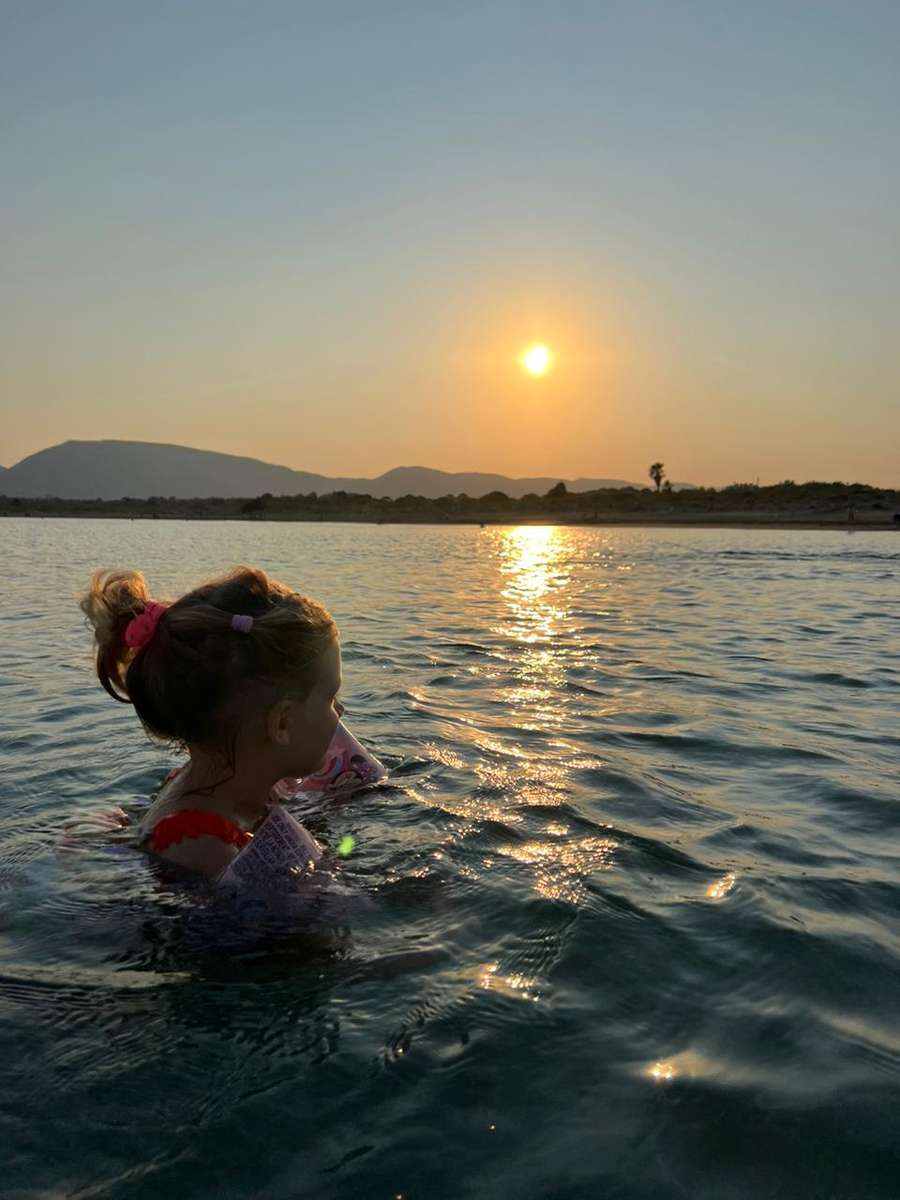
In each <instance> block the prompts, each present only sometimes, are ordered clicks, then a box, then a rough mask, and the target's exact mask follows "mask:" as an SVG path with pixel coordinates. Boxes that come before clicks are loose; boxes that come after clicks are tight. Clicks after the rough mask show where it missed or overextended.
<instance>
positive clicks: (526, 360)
mask: <svg viewBox="0 0 900 1200" xmlns="http://www.w3.org/2000/svg"><path fill="white" fill-rule="evenodd" d="M519 361H520V362H521V364H522V366H523V367H524V369H525V370H526V371H527V372H528V374H529V375H546V374H547V372H548V371H549V370H550V365H551V363H552V362H553V355H552V354H551V353H550V350H549V348H548V347H547V346H545V345H544V344H543V342H535V343H534V345H533V346H529V347H528V349H527V350H525V351H524V352H523V354H522V357H521V358H520V359H519Z"/></svg>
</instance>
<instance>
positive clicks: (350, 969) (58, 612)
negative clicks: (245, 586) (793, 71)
mask: <svg viewBox="0 0 900 1200" xmlns="http://www.w3.org/2000/svg"><path fill="white" fill-rule="evenodd" d="M0 556H2V557H0V561H2V563H3V576H2V580H0V771H2V776H0V1145H2V1147H3V1154H2V1158H3V1163H2V1168H0V1170H2V1184H0V1187H2V1191H3V1194H4V1196H20V1197H25V1196H28V1197H32V1196H33V1197H62V1196H66V1197H83V1198H88V1197H91V1198H94V1197H107V1196H109V1197H117V1198H118V1197H123V1198H125V1197H128V1198H130V1197H154V1198H155V1197H159V1196H166V1197H169V1198H172V1200H174V1198H177V1197H191V1198H194V1200H199V1198H205V1197H210V1198H212V1197H248V1198H251V1197H252V1198H254V1200H257V1198H260V1197H267V1198H268V1197H272V1198H275V1197H279V1198H280V1197H284V1198H285V1200H287V1198H294V1197H305V1196H311V1197H343V1196H347V1197H354V1198H360V1200H369V1198H380V1197H383V1198H384V1200H390V1198H391V1197H397V1196H402V1197H404V1198H407V1200H418V1198H423V1200H424V1198H428V1200H443V1198H445V1197H446V1198H448V1200H449V1198H451V1197H452V1198H453V1200H460V1198H462V1197H473V1198H475V1197H477V1198H497V1200H500V1198H503V1200H505V1198H507V1197H516V1198H517V1200H530V1198H533V1200H539V1198H541V1200H543V1198H548V1200H549V1198H552V1200H570V1198H571V1200H575V1198H578V1200H580V1198H582V1197H603V1198H629V1200H630V1198H642V1197H647V1198H648V1200H649V1198H651V1197H652V1198H653V1200H667V1198H669V1197H671V1198H673V1200H674V1198H681V1197H691V1198H693V1200H700V1198H707V1197H708V1198H709V1200H731V1198H735V1200H737V1198H741V1200H743V1198H745V1197H746V1198H748V1200H750V1198H752V1200H769V1198H772V1197H784V1198H786V1200H787V1198H790V1200H796V1198H800V1197H803V1198H804V1200H806V1198H810V1197H821V1198H823V1200H824V1198H826V1197H827V1198H830V1200H831V1198H834V1200H837V1198H838V1197H840V1198H842V1200H855V1198H857V1197H858V1198H860V1200H862V1198H864V1197H865V1198H866V1200H870V1198H878V1197H885V1198H888V1197H891V1198H895V1197H896V1196H897V1195H900V1162H898V1137H897V1111H898V1109H897V1101H898V1098H900V1033H898V1030H900V1002H898V998H900V921H898V917H900V870H898V865H900V864H898V852H900V838H898V812H900V809H898V782H900V780H898V775H900V730H898V695H900V691H898V685H900V638H898V617H900V589H898V569H900V537H897V536H895V535H893V534H891V533H883V534H870V533H856V534H853V535H847V534H844V533H835V532H810V531H808V530H803V531H799V530H798V531H789V530H786V531H783V532H782V531H779V532H767V531H762V530H722V529H716V530H712V529H692V530H676V529H636V528H602V527H591V528H553V527H520V528H516V527H501V526H489V527H487V528H484V529H479V528H477V527H450V528H445V527H428V526H424V527H423V526H381V527H372V526H367V525H334V524H277V523H264V522H255V521H254V522H233V523H227V522H223V523H205V522H198V523H178V522H168V521H87V520H85V521H81V520H27V519H20V520H5V521H2V522H0ZM239 562H251V563H258V564H260V565H262V566H263V567H265V568H266V569H267V570H269V571H271V572H272V573H273V574H274V575H275V576H277V577H278V578H281V579H284V580H286V581H287V582H288V583H290V584H291V585H292V586H293V587H296V588H297V589H299V590H301V591H303V592H305V593H307V594H309V595H312V596H314V597H316V598H318V599H320V600H322V601H323V602H325V603H326V604H327V605H328V606H329V608H330V609H331V611H332V612H333V614H334V616H335V618H336V620H337V621H338V623H339V625H340V628H341V635H342V644H343V657H344V676H345V700H346V704H347V721H348V723H349V724H350V725H351V727H352V728H353V730H354V732H355V733H356V734H357V736H359V738H360V739H361V740H362V741H363V742H364V743H365V744H366V745H367V746H368V747H369V748H371V750H372V751H373V752H374V753H375V754H377V755H378V756H379V757H380V758H381V759H383V760H384V761H385V763H386V764H387V765H388V766H389V768H390V772H391V774H390V779H389V781H388V783H387V784H382V785H379V786H377V787H374V788H371V789H368V790H365V791H363V792H361V793H358V794H356V795H355V796H352V797H349V798H348V797H343V798H340V799H339V800H336V801H333V802H323V801H317V802H316V803H314V804H312V805H310V804H307V806H306V808H305V809H304V810H303V811H297V812H296V814H295V815H297V816H298V817H299V818H300V819H302V820H304V822H305V823H306V825H307V827H308V828H309V829H310V830H311V832H312V833H313V834H314V835H315V837H316V838H317V839H318V840H319V841H320V842H321V843H322V844H323V845H325V846H327V847H332V848H334V847H336V846H338V845H343V846H348V845H352V847H353V850H352V853H350V854H349V855H347V856H345V857H340V858H339V857H336V856H335V857H334V858H333V861H332V865H331V868H330V872H326V875H327V874H329V873H330V876H331V879H332V881H333V888H334V891H335V895H336V896H338V897H339V902H337V903H335V904H334V906H333V907H332V908H329V907H328V905H325V907H324V908H323V907H322V906H320V905H317V907H316V914H315V919H313V918H312V916H310V918H309V919H307V917H306V915H305V910H304V909H302V908H300V909H298V910H297V911H296V912H294V913H293V914H292V915H290V916H289V917H288V918H287V919H282V920H281V921H280V923H277V924H276V925H275V926H273V927H271V928H269V927H266V926H265V925H264V924H261V925H259V926H255V925H254V924H253V922H252V921H250V922H249V923H248V924H246V925H242V921H243V920H244V918H243V917H242V915H241V914H239V913H233V914H229V913H228V911H227V909H226V910H221V909H220V910H216V907H215V902H214V901H211V900H210V897H209V895H208V894H207V893H206V892H205V891H204V889H202V888H192V887H189V886H185V885H184V884H180V883H179V882H178V881H177V880H175V881H173V880H172V879H170V878H167V877H165V876H164V875H161V874H160V873H159V872H157V871H155V870H154V869H152V868H151V867H150V865H149V864H148V863H147V862H146V860H145V859H143V858H142V857H141V856H140V855H139V854H136V853H135V852H134V851H133V850H132V849H131V847H130V845H129V840H128V830H127V824H126V823H127V820H128V819H129V817H133V816H134V815H135V814H137V813H138V812H140V809H141V805H142V804H143V803H144V802H145V801H146V797H147V796H148V795H149V794H150V793H151V792H152V791H153V790H154V789H155V787H156V786H157V784H158V782H159V779H160V777H161V776H162V774H163V773H164V771H166V770H167V769H168V768H169V767H170V766H171V765H172V764H173V762H174V761H176V760H175V759H174V758H173V755H172V754H171V752H169V751H166V750H165V749H161V748H159V747H156V746H153V745H151V744H149V743H148V742H147V741H146V739H145V738H144V737H143V735H142V733H141V731H140V729H139V727H138V723H137V721H136V719H135V717H134V714H133V712H132V711H131V710H130V708H128V707H127V706H124V705H117V704H115V703H114V702H113V701H112V700H111V699H110V698H109V697H107V696H106V695H105V693H103V692H102V691H101V689H100V688H99V685H98V684H97V682H96V680H95V678H94V677H93V675H92V667H91V653H90V638H89V633H88V631H87V629H86V628H85V625H84V623H83V620H82V618H81V615H80V613H79V612H78V610H77V608H76V604H75V596H76V593H77V592H78V590H79V589H81V588H82V587H84V586H85V584H86V582H87V578H88V575H89V573H90V571H91V570H92V569H93V568H95V567H98V566H105V567H113V566H137V567H140V568H142V569H143V570H144V571H145V572H146V573H147V575H148V578H149V581H150V584H151V587H152V588H153V590H154V594H156V595H159V596H161V597H171V596H174V595H177V594H178V593H179V592H180V591H182V590H183V589H185V588H188V587H190V586H191V585H193V584H195V583H197V582H199V581H201V580H202V579H203V578H204V577H206V576H207V575H208V574H210V573H214V572H218V571H221V570H222V569H224V568H227V567H230V566H232V565H233V564H235V563H239ZM115 809H119V810H121V813H116V812H114V811H111V810H115ZM103 814H106V815H103ZM348 839H352V840H350V841H348ZM326 894H327V889H326ZM282 917H283V918H284V914H282ZM223 927H224V930H225V931H227V932H230V933H234V935H235V936H234V937H223V936H222V934H223Z"/></svg>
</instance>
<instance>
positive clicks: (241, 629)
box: [231, 613, 253, 633]
mask: <svg viewBox="0 0 900 1200" xmlns="http://www.w3.org/2000/svg"><path fill="white" fill-rule="evenodd" d="M231 628H232V629H233V630H234V631H235V633H249V632H250V630H251V629H252V628H253V618H252V617H248V616H245V615H243V614H242V613H235V614H234V616H233V617H232V618H231Z"/></svg>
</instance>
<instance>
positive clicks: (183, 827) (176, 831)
mask: <svg viewBox="0 0 900 1200" xmlns="http://www.w3.org/2000/svg"><path fill="white" fill-rule="evenodd" d="M200 837H209V838H216V839H217V840H218V841H220V842H224V843H225V844H226V845H227V846H236V847H237V848H238V849H239V850H240V849H241V848H242V847H243V846H246V845H247V843H248V842H249V841H250V839H251V838H252V837H253V834H252V833H248V832H247V831H246V830H245V829H241V827H240V825H236V824H235V822H234V821H229V819H228V818H227V817H223V816H222V814H221V813H217V812H212V811H210V810H209V809H205V808H179V809H176V810H175V812H172V813H169V815H168V816H165V817H162V818H160V820H159V821H157V822H156V824H155V825H154V826H153V828H152V829H151V830H150V832H149V834H148V835H147V843H148V846H149V848H150V849H151V850H152V851H153V852H154V853H155V854H162V853H163V851H164V850H168V849H169V848H170V847H171V846H175V845H177V844H178V843H179V842H182V841H184V839H185V838H200Z"/></svg>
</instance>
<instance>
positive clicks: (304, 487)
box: [0, 441, 680, 500]
mask: <svg viewBox="0 0 900 1200" xmlns="http://www.w3.org/2000/svg"><path fill="white" fill-rule="evenodd" d="M0 472H2V473H0V494H3V495H7V496H21V497H22V498H27V497H29V496H32V497H33V496H59V497H61V498H63V499H66V500H95V499H98V500H119V499H120V498H121V497H123V496H131V497H134V498H135V499H145V498H147V497H148V496H176V497H178V498H187V499H190V498H192V497H195V496H260V495H262V494H263V493H264V492H271V493H272V494H273V495H282V496H285V495H286V496H294V495H297V494H298V493H301V492H302V493H309V492H319V493H320V494H324V493H327V492H337V491H344V492H363V493H368V494H369V495H370V496H391V497H393V498H396V497H398V496H406V495H414V496H428V497H431V498H437V497H438V496H446V495H448V494H452V495H458V494H459V493H465V494H466V495H468V496H484V495H486V494H487V493H488V492H494V491H499V492H505V493H506V494H507V495H508V496H516V497H518V496H524V495H526V494H527V493H528V492H536V493H537V494H538V495H541V494H542V493H544V492H546V491H547V490H548V489H549V488H551V487H553V486H554V484H556V483H559V481H560V479H559V476H558V475H547V476H541V477H538V478H526V479H510V478H509V477H508V476H506V475H492V474H485V473H481V472H447V471H435V470H432V469H431V468H429V467H396V468H395V469H394V470H392V471H386V472H385V473H384V474H383V475H379V476H377V477H376V478H375V479H352V478H350V479H348V478H332V477H330V476H327V475H316V474H314V473H313V472H310V471H294V470H292V469H291V468H290V467H279V466H276V465H274V464H272V463H265V462H261V461H260V460H259V459H256V458H244V457H241V456H239V455H235V454H218V453H216V452H215V451H213V450H194V449H191V448H189V447H187V446H170V445H163V444H160V443H157V442H117V441H102V442H81V441H71V442H62V443H61V444H60V445H58V446H51V447H49V448H48V449H47V450H39V451H38V452H37V453H36V454H31V455H29V456H28V457H27V458H23V459H22V461H21V462H18V463H16V464H15V466H13V467H9V468H8V469H3V468H0ZM564 482H565V484H566V487H567V488H568V489H569V490H570V491H573V492H588V491H593V490H594V489H595V488H619V487H630V486H634V485H633V484H629V483H628V482H627V481H626V480H624V479H574V480H569V479H567V480H564ZM675 486H680V485H675Z"/></svg>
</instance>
